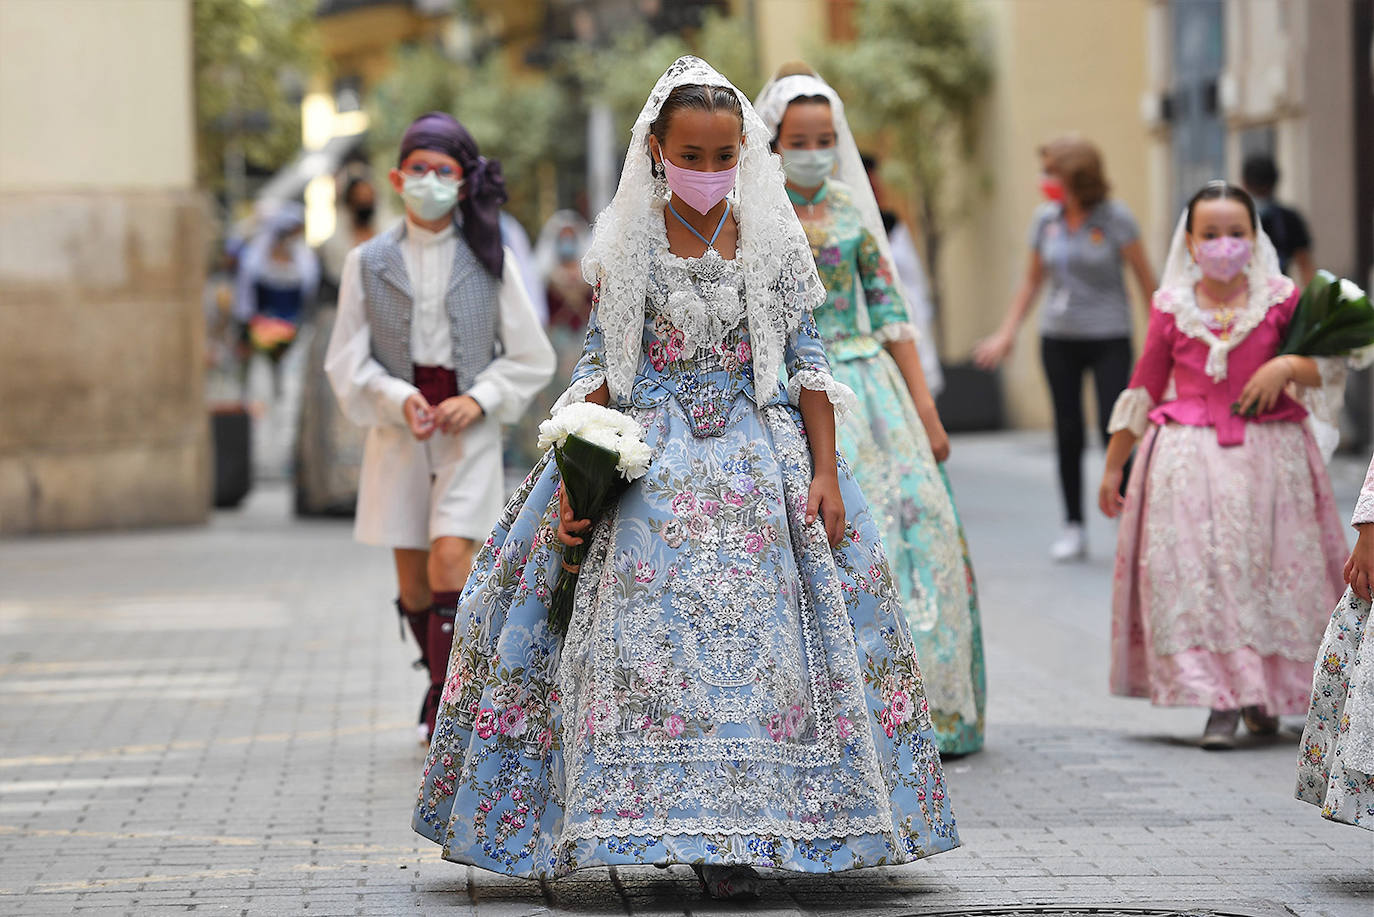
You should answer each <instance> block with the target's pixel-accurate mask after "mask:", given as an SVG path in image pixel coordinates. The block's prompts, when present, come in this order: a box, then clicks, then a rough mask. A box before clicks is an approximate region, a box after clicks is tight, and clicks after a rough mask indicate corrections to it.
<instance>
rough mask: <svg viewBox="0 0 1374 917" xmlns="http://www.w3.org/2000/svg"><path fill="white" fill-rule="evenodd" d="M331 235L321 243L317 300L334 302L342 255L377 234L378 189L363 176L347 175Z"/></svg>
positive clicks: (337, 291) (336, 296)
mask: <svg viewBox="0 0 1374 917" xmlns="http://www.w3.org/2000/svg"><path fill="white" fill-rule="evenodd" d="M339 204H340V206H339V208H338V218H337V220H336V222H335V229H334V234H333V235H332V236H330V237H329V238H328V239H326V240H325V241H324V244H323V245H321V246H320V249H319V255H320V301H321V302H324V303H333V302H337V301H338V298H339V278H340V277H342V276H343V265H344V258H346V257H347V256H348V253H349V252H351V251H352V250H353V249H355V248H357V247H358V246H359V245H362V244H363V243H364V242H366V241H367V240H368V239H371V238H372V237H373V236H375V235H376V234H377V189H376V188H375V187H373V184H372V180H371V179H370V178H367V177H366V176H364V175H347V176H345V177H344V179H343V190H342V192H341V193H340V195H339Z"/></svg>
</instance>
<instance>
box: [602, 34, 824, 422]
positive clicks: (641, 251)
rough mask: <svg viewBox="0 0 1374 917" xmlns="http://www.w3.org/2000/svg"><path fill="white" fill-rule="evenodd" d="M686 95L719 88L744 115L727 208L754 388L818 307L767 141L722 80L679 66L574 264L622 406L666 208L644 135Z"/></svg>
mask: <svg viewBox="0 0 1374 917" xmlns="http://www.w3.org/2000/svg"><path fill="white" fill-rule="evenodd" d="M688 85H703V86H719V87H723V88H727V89H729V90H731V91H732V92H734V93H735V95H736V97H737V98H738V99H739V101H740V106H741V108H742V110H743V113H744V143H743V145H742V147H741V150H740V162H739V172H738V174H737V177H736V180H735V188H734V190H733V191H732V192H731V201H732V204H733V207H732V212H733V213H734V215H735V218H736V220H737V221H738V224H739V242H738V246H737V253H736V256H737V260H738V261H739V270H740V272H741V274H742V275H743V280H744V289H745V304H746V305H745V314H746V316H747V318H748V322H749V338H750V345H751V347H752V349H753V363H754V377H755V378H756V379H770V378H773V377H775V376H777V375H778V373H779V370H780V369H781V368H782V362H783V350H784V347H785V344H786V340H787V336H788V334H790V333H791V332H792V331H795V330H796V329H797V328H798V327H799V326H800V325H801V323H802V320H803V318H804V316H805V315H806V314H807V313H808V312H809V311H810V310H812V309H815V308H816V307H818V306H819V305H821V303H823V302H824V301H825V288H824V287H823V286H822V285H821V281H820V276H819V275H818V274H817V273H816V265H815V262H814V261H813V260H812V257H811V246H810V244H809V243H808V242H807V240H806V235H805V233H803V231H802V227H801V224H800V223H799V222H798V221H797V216H796V212H795V211H794V210H793V208H792V203H791V201H789V200H788V199H787V192H786V189H785V188H784V186H783V175H782V166H781V160H779V159H778V157H777V156H776V155H774V154H773V152H772V151H771V150H770V149H769V142H770V141H771V140H772V135H771V133H770V132H769V130H768V128H767V127H765V126H764V123H763V122H762V121H761V120H760V119H759V116H758V115H757V114H756V113H755V112H754V108H753V106H752V105H750V104H749V100H748V99H747V98H745V96H744V94H743V93H741V92H740V91H739V90H738V89H736V88H735V87H734V86H733V85H731V83H730V81H729V80H727V79H726V78H725V77H723V76H721V74H720V73H718V72H717V71H716V70H715V69H714V68H712V67H711V66H710V65H709V64H707V63H706V62H705V61H703V60H700V59H698V58H695V57H683V58H680V59H679V60H678V61H676V62H675V63H674V64H673V65H672V66H671V67H669V68H668V70H667V71H666V72H665V73H664V74H663V76H662V77H661V78H660V79H659V81H658V83H657V84H656V85H655V86H654V89H653V92H651V93H650V94H649V98H648V100H647V101H646V102H645V103H644V108H643V109H642V110H641V111H640V113H639V117H638V118H637V119H636V120H635V124H634V129H633V131H632V133H631V137H630V146H629V151H628V152H627V153H626V156H625V167H624V169H623V170H622V172H621V178H620V185H619V187H618V188H617V189H616V193H615V197H614V198H613V199H612V201H611V203H610V206H608V207H607V208H606V209H605V210H604V211H603V212H602V213H601V215H600V216H599V217H598V218H597V221H596V227H595V230H594V235H593V239H592V244H591V247H590V248H589V249H588V251H587V255H586V257H585V258H584V259H583V261H582V271H583V276H584V277H586V279H587V282H588V283H592V284H599V285H600V290H601V294H600V303H599V306H598V318H599V320H600V322H601V328H602V331H603V332H604V333H605V341H606V382H607V383H608V385H609V386H610V389H611V394H612V395H613V396H615V397H617V398H628V397H629V395H630V390H631V387H632V385H633V383H634V378H635V373H636V371H637V370H638V368H639V361H640V349H641V347H642V338H643V323H644V303H645V293H646V287H647V285H648V282H649V273H650V271H649V267H650V259H652V258H653V257H654V253H655V251H656V250H657V245H656V241H657V239H658V238H659V237H660V236H661V235H662V234H663V232H664V224H663V219H664V217H663V214H664V206H665V204H666V203H667V198H666V197H665V196H664V195H663V193H662V192H661V191H658V190H656V189H655V185H654V181H653V177H652V175H651V173H650V165H651V159H650V154H649V142H648V137H649V125H650V124H651V123H652V122H653V121H654V119H655V118H657V117H658V113H659V110H660V109H661V108H662V107H663V103H664V102H665V101H666V100H667V98H668V95H669V94H670V93H671V92H672V91H673V90H674V89H676V88H677V87H679V86H688ZM682 305H683V307H684V308H685V304H682Z"/></svg>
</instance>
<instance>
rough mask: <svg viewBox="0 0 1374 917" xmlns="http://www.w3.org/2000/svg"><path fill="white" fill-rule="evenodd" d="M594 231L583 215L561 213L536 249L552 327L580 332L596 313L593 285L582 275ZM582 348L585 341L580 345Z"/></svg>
mask: <svg viewBox="0 0 1374 917" xmlns="http://www.w3.org/2000/svg"><path fill="white" fill-rule="evenodd" d="M590 240H591V228H590V227H589V226H588V225H587V221H586V220H584V219H583V218H582V214H580V213H578V212H577V211H575V210H560V211H558V212H557V213H555V214H554V215H553V216H551V217H549V218H548V220H547V221H545V223H544V228H543V229H541V230H540V231H539V241H538V242H536V243H535V246H534V263H535V266H536V267H537V269H538V271H539V276H540V279H541V280H542V281H543V284H544V289H545V290H546V291H547V300H548V311H549V328H550V330H552V329H553V328H558V327H561V328H565V329H567V330H569V331H572V332H575V333H580V332H581V331H582V330H583V329H584V328H586V326H587V317H588V316H589V315H591V311H592V286H591V284H589V283H587V281H586V280H585V279H584V278H583V276H582V255H583V253H584V252H586V250H587V243H588V242H589V241H590ZM577 347H578V348H579V349H580V348H581V341H580V340H579V341H578V343H577Z"/></svg>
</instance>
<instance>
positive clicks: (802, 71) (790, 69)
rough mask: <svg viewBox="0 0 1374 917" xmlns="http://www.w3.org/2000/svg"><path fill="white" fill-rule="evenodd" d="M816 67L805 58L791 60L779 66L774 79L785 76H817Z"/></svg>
mask: <svg viewBox="0 0 1374 917" xmlns="http://www.w3.org/2000/svg"><path fill="white" fill-rule="evenodd" d="M816 75H817V74H816V71H815V69H814V68H813V67H812V66H811V65H810V64H808V63H807V62H806V61H803V60H790V61H787V62H785V63H784V64H782V66H780V67H778V70H777V72H776V73H774V74H773V79H775V80H780V79H782V78H783V77H785V76H816Z"/></svg>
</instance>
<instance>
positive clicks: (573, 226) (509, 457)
mask: <svg viewBox="0 0 1374 917" xmlns="http://www.w3.org/2000/svg"><path fill="white" fill-rule="evenodd" d="M590 241H591V229H590V227H588V226H587V221H586V220H585V219H583V218H582V215H581V214H580V213H578V212H577V211H575V210H559V211H557V212H555V213H554V214H553V216H551V217H549V218H548V220H546V221H545V222H544V226H543V228H542V229H540V230H539V238H538V240H537V241H536V242H535V244H534V265H535V269H536V270H537V272H538V274H539V279H540V285H541V288H542V289H543V290H545V298H546V300H547V304H548V305H547V313H546V314H547V315H548V328H547V332H548V335H549V343H551V344H552V345H553V350H554V353H555V354H556V355H557V357H558V368H557V369H556V370H555V371H554V384H553V385H550V386H548V387H547V388H545V389H544V390H542V391H541V392H540V393H539V394H538V395H536V396H535V397H534V400H533V401H532V402H531V403H530V409H529V410H528V411H526V412H525V415H524V416H523V417H522V418H521V419H520V421H519V422H518V423H516V424H515V425H514V427H513V428H512V429H511V435H510V437H509V439H508V441H507V443H506V461H507V463H508V464H510V465H512V466H513V467H516V468H522V467H523V468H532V467H533V466H534V463H535V462H537V461H539V458H540V457H541V456H542V455H543V451H542V450H541V449H539V447H538V438H539V424H540V423H541V422H543V421H544V420H545V419H546V418H548V416H549V414H550V412H551V411H552V410H553V402H554V399H555V398H556V397H557V393H558V392H560V391H562V390H563V389H564V388H566V387H567V385H568V383H569V381H571V379H572V371H573V367H574V366H576V365H577V360H578V358H579V357H580V356H582V339H583V337H584V336H585V333H586V327H587V318H588V317H589V316H590V315H591V311H592V287H591V284H589V283H587V281H586V280H584V279H583V277H582V255H583V253H584V252H586V250H587V244H588V243H589V242H590Z"/></svg>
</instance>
